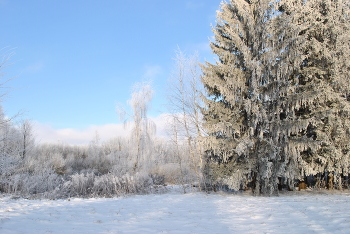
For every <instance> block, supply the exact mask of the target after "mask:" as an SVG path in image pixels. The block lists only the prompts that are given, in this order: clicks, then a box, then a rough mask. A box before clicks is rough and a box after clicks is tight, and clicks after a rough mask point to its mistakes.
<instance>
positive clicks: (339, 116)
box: [279, 0, 350, 187]
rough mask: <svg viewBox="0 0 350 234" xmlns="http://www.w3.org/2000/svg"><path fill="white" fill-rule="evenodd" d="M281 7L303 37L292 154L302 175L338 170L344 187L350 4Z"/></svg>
mask: <svg viewBox="0 0 350 234" xmlns="http://www.w3.org/2000/svg"><path fill="white" fill-rule="evenodd" d="M279 9H280V11H281V12H282V14H284V15H288V16H291V17H292V21H293V23H294V24H298V25H301V27H300V31H299V37H302V38H303V39H304V43H303V44H301V45H300V47H299V48H298V51H299V52H300V53H301V55H302V57H304V60H303V62H302V64H301V65H300V68H299V69H298V70H297V71H296V72H295V73H294V75H293V76H291V80H290V81H291V83H290V85H289V94H290V95H289V97H288V99H287V101H286V102H285V106H286V108H285V109H286V110H287V111H288V112H289V114H291V115H290V118H291V119H292V120H294V121H295V124H294V127H293V128H294V131H289V135H288V137H289V146H288V148H289V152H288V153H289V154H291V155H292V157H294V158H297V159H298V166H299V168H298V169H299V170H300V177H303V176H308V175H316V174H318V173H323V172H327V173H331V174H333V173H335V177H334V178H337V181H336V182H337V183H338V185H339V186H341V180H340V179H341V177H340V175H344V176H347V175H348V171H349V159H350V158H349V155H350V144H349V137H350V129H349V126H350V125H349V124H350V122H349V117H350V116H349V114H350V105H349V104H350V103H349V101H350V99H349V93H350V89H349V88H350V87H349V85H350V80H349V78H350V76H349V70H350V62H349V57H350V51H349V49H350V38H349V35H350V31H349V30H350V14H349V13H350V11H349V2H348V1H342V0H309V1H289V0H286V1H280V7H279ZM289 18H290V17H289ZM286 172H287V173H288V170H287V171H286ZM330 182H331V183H332V182H333V181H330ZM330 187H331V186H330Z"/></svg>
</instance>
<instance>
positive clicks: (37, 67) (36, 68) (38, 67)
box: [0, 0, 44, 73]
mask: <svg viewBox="0 0 350 234" xmlns="http://www.w3.org/2000/svg"><path fill="white" fill-rule="evenodd" d="M0 1H1V0H0ZM43 68H44V62H43V61H38V62H36V63H33V64H31V65H29V66H27V67H26V68H24V72H26V73H36V72H39V71H41V70H42V69H43Z"/></svg>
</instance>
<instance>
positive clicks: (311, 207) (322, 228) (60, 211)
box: [0, 192, 350, 234]
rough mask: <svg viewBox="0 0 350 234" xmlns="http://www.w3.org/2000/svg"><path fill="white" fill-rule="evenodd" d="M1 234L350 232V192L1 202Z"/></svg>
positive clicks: (175, 195) (170, 194)
mask: <svg viewBox="0 0 350 234" xmlns="http://www.w3.org/2000/svg"><path fill="white" fill-rule="evenodd" d="M0 233H2V234H7V233H350V194H349V193H337V194H326V193H325V194H320V193H318V194H315V193H307V192H302V193H300V192H299V193H289V194H287V195H281V196H279V197H253V196H250V195H242V194H240V195H232V194H205V193H199V192H198V193H191V194H178V193H177V194H176V193H168V194H160V195H155V194H152V195H138V196H132V197H126V198H96V199H81V198H72V199H70V200H25V199H11V197H9V196H4V197H1V198H0Z"/></svg>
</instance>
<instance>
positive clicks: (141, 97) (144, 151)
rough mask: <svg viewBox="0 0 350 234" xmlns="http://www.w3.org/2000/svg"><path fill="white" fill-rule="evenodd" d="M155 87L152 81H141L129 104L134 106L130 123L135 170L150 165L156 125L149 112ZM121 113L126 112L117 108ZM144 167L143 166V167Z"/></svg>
mask: <svg viewBox="0 0 350 234" xmlns="http://www.w3.org/2000/svg"><path fill="white" fill-rule="evenodd" d="M153 93H154V91H153V89H152V87H151V84H150V82H140V83H136V84H135V85H134V86H133V93H132V95H131V99H130V100H129V101H128V104H129V105H130V107H131V108H132V114H131V115H129V119H130V120H132V121H129V123H132V132H131V141H132V146H133V147H135V159H134V163H133V172H134V173H136V172H138V171H140V170H141V169H147V168H148V167H149V166H150V165H149V163H150V160H151V158H150V157H151V155H152V138H153V136H154V134H155V131H156V126H155V124H154V123H153V121H151V120H150V119H149V118H148V116H147V112H148V110H149V108H150V105H151V101H152V97H153ZM117 111H118V112H119V114H123V113H124V114H125V112H123V111H121V110H120V109H117ZM141 167H143V168H141Z"/></svg>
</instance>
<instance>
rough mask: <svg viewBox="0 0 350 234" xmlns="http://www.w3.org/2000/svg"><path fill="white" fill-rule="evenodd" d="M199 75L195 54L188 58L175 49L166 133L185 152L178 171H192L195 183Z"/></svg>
mask: <svg viewBox="0 0 350 234" xmlns="http://www.w3.org/2000/svg"><path fill="white" fill-rule="evenodd" d="M200 75H201V72H200V68H199V61H198V54H197V53H195V54H194V55H192V56H187V55H186V54H185V53H184V52H183V51H181V50H180V49H178V50H177V51H176V58H175V67H174V70H173V72H172V75H171V78H170V79H169V81H168V89H167V90H168V91H167V99H168V109H169V112H170V113H171V114H170V121H169V132H170V133H171V134H170V135H171V136H172V138H173V139H172V140H173V143H174V144H175V145H176V148H177V147H179V145H181V144H182V145H184V147H183V150H184V149H187V150H188V152H186V153H184V152H182V154H179V157H185V158H181V159H180V164H181V165H180V167H183V165H185V164H187V165H189V166H190V168H191V171H193V172H195V174H196V177H197V178H196V180H197V181H198V182H199V181H200V180H201V170H200V168H201V166H202V152H201V147H200V143H199V139H200V137H201V136H202V135H203V129H202V116H201V113H200V108H201V105H202V101H201V99H200V94H201V92H202V89H203V88H202V85H201V83H200ZM183 150H182V151H183ZM182 155H183V156H182ZM190 180H191V179H190Z"/></svg>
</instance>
